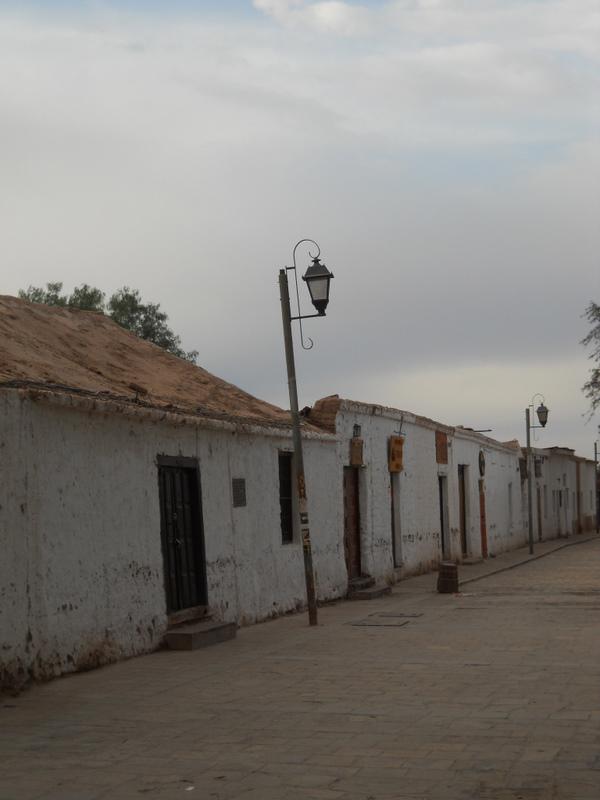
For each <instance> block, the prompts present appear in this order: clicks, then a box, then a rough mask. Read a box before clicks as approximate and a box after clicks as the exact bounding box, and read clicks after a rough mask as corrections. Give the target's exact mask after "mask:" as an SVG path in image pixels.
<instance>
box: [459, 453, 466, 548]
mask: <svg viewBox="0 0 600 800" xmlns="http://www.w3.org/2000/svg"><path fill="white" fill-rule="evenodd" d="M465 472H466V470H465V465H464V464H459V465H458V509H459V516H460V546H461V550H462V554H463V556H466V555H467V551H468V546H467V490H466V486H465Z"/></svg>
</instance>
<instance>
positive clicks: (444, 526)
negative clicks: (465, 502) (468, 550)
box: [438, 475, 450, 558]
mask: <svg viewBox="0 0 600 800" xmlns="http://www.w3.org/2000/svg"><path fill="white" fill-rule="evenodd" d="M438 488H439V494H440V545H441V548H442V558H449V555H450V554H449V551H448V490H447V478H446V476H445V475H438Z"/></svg>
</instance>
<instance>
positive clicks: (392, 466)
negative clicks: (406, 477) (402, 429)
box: [388, 436, 404, 472]
mask: <svg viewBox="0 0 600 800" xmlns="http://www.w3.org/2000/svg"><path fill="white" fill-rule="evenodd" d="M403 452H404V437H403V436H390V438H389V450H388V466H389V470H390V472H402V469H403V463H402V456H403Z"/></svg>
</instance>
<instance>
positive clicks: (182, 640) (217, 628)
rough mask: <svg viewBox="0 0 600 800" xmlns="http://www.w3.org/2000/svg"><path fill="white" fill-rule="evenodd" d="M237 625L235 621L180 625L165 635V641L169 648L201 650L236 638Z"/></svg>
mask: <svg viewBox="0 0 600 800" xmlns="http://www.w3.org/2000/svg"><path fill="white" fill-rule="evenodd" d="M236 633H237V625H236V623H235V622H214V621H212V620H208V621H205V622H193V623H191V624H189V625H178V626H177V627H176V628H171V630H168V631H167V633H166V635H165V643H166V645H167V647H168V648H169V650H199V649H200V648H201V647H208V646H209V645H211V644H218V643H219V642H226V641H227V640H228V639H235V635H236Z"/></svg>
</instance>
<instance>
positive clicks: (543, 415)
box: [525, 393, 548, 555]
mask: <svg viewBox="0 0 600 800" xmlns="http://www.w3.org/2000/svg"><path fill="white" fill-rule="evenodd" d="M536 397H540V398H541V402H540V404H539V406H538V407H537V408H536V410H535V413H536V414H537V418H538V420H539V423H540V424H539V425H532V424H531V413H530V410H531V411H532V410H533V409H534V407H535V398H536ZM547 422H548V409H547V408H546V406H545V405H544V397H543V396H542V395H541V394H539V393H537V394H534V395H533V397H532V398H531V403H530V404H529V405H528V406H527V408H526V409H525V428H526V430H527V509H528V512H529V554H530V555H533V500H532V495H531V477H532V469H531V465H532V461H533V460H532V458H531V429H532V428H545V427H546V423H547Z"/></svg>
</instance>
